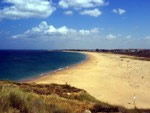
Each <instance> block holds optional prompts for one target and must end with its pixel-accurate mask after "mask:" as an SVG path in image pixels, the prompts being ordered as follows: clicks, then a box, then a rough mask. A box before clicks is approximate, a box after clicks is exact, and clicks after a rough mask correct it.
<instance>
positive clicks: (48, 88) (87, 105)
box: [0, 81, 150, 113]
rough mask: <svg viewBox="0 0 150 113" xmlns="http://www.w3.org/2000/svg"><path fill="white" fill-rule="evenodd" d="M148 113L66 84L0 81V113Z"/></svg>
mask: <svg viewBox="0 0 150 113" xmlns="http://www.w3.org/2000/svg"><path fill="white" fill-rule="evenodd" d="M100 112H103V113H114V112H115V113H117V112H118V113H149V112H150V110H140V109H137V108H135V109H125V108H123V107H121V106H113V105H109V104H106V103H103V102H100V101H98V100H97V99H95V98H94V97H92V96H91V95H89V94H88V93H87V92H86V91H85V90H83V89H78V88H75V87H72V86H70V85H68V84H67V83H66V84H65V85H58V84H43V85H41V84H35V83H16V82H11V81H0V113H100Z"/></svg>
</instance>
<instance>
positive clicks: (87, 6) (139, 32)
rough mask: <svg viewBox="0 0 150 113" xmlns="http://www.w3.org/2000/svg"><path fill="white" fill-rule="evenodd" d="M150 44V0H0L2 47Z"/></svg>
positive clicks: (120, 46) (108, 46) (52, 47)
mask: <svg viewBox="0 0 150 113" xmlns="http://www.w3.org/2000/svg"><path fill="white" fill-rule="evenodd" d="M65 48H66V49H67V48H81V49H87V48H89V49H90V48H101V49H102V48H105V49H106V48H107V49H113V48H150V1H149V0H0V49H65Z"/></svg>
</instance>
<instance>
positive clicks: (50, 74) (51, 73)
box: [18, 51, 89, 83]
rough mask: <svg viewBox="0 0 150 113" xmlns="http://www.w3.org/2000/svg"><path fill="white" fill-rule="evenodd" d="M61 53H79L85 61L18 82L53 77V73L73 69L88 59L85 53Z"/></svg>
mask: <svg viewBox="0 0 150 113" xmlns="http://www.w3.org/2000/svg"><path fill="white" fill-rule="evenodd" d="M63 52H74V53H80V54H83V55H85V59H84V60H82V61H80V62H77V63H74V64H71V65H68V66H65V67H63V68H58V69H56V70H53V71H49V72H46V73H42V74H39V75H36V76H34V77H29V78H23V79H21V80H18V82H26V83H29V82H33V81H34V80H38V79H41V78H43V77H47V76H53V75H54V74H55V73H57V72H60V71H63V70H66V69H70V68H73V67H76V66H78V65H80V64H82V63H84V62H86V61H88V59H89V56H88V55H87V54H85V53H82V52H75V51H63Z"/></svg>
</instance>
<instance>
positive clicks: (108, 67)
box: [28, 52, 150, 108]
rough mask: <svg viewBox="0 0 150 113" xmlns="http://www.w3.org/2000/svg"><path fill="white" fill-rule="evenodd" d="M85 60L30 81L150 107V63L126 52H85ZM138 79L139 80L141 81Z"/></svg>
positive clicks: (113, 102)
mask: <svg viewBox="0 0 150 113" xmlns="http://www.w3.org/2000/svg"><path fill="white" fill-rule="evenodd" d="M82 53H85V54H87V55H88V59H87V60H86V61H84V62H83V63H80V64H78V65H75V66H73V67H70V68H68V69H64V70H61V71H57V72H55V73H51V74H50V75H46V76H42V77H39V78H37V79H34V80H31V81H28V82H30V83H32V82H34V83H39V84H50V83H56V84H65V83H67V84H70V85H72V86H75V87H78V88H80V89H84V90H86V91H87V92H88V93H90V94H91V95H92V96H94V97H95V98H97V99H99V100H100V101H103V102H107V103H109V104H112V105H121V106H124V107H127V108H134V107H135V105H134V104H133V99H134V98H136V100H135V104H136V107H138V108H150V104H149V103H150V99H149V95H150V91H149V86H150V82H149V81H150V77H149V73H150V70H149V69H150V62H148V61H142V60H137V59H133V58H130V56H126V55H118V54H110V53H96V52H82ZM137 80H138V81H137Z"/></svg>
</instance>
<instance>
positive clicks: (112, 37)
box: [106, 34, 117, 40]
mask: <svg viewBox="0 0 150 113" xmlns="http://www.w3.org/2000/svg"><path fill="white" fill-rule="evenodd" d="M116 38H117V36H115V35H113V34H108V35H107V36H106V39H109V40H113V39H116Z"/></svg>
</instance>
